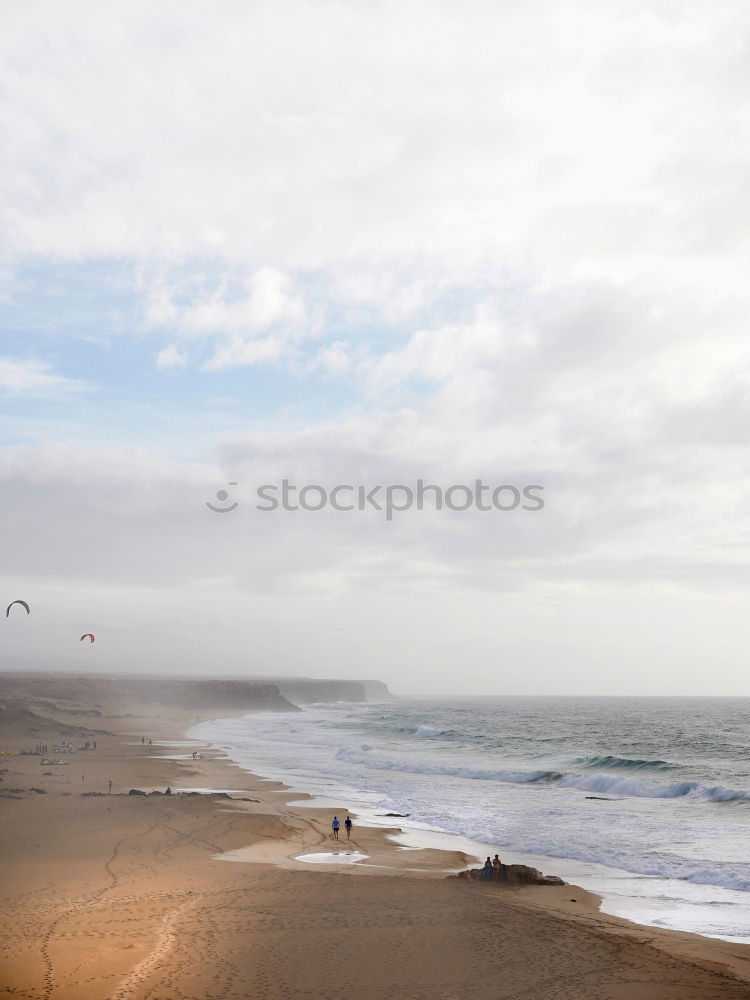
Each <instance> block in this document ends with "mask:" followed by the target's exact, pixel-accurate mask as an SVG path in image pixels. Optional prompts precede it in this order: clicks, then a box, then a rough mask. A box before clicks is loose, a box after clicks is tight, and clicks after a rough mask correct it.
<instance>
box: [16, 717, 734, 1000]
mask: <svg viewBox="0 0 750 1000" xmlns="http://www.w3.org/2000/svg"><path fill="white" fill-rule="evenodd" d="M115 708H116V706H110V707H109V709H108V711H110V712H111V713H112V714H111V715H109V716H106V715H103V716H102V717H101V718H98V719H97V720H96V722H95V723H94V724H95V725H96V726H97V727H99V728H101V729H107V730H109V731H110V732H111V733H112V735H101V734H100V735H97V736H96V740H97V750H96V752H86V751H79V752H77V753H75V754H73V755H71V756H70V757H69V758H67V759H68V760H69V761H70V763H69V764H67V765H63V766H41V765H40V763H39V758H36V757H21V756H0V768H3V769H6V773H3V774H2V775H0V776H1V777H2V782H0V858H1V859H2V860H1V862H0V864H1V866H2V873H1V875H2V878H1V881H0V898H1V899H2V908H3V914H4V927H3V930H4V933H3V935H2V943H1V944H0V949H1V950H0V998H3V1000H4V998H11V997H12V998H19V997H22V998H28V1000H31V998H33V1000H53V998H54V1000H125V998H128V1000H129V998H134V1000H135V998H138V1000H173V998H174V1000H209V998H215V1000H230V998H231V1000H236V998H258V1000H261V998H292V1000H294V998H298V997H299V998H302V997H305V998H321V1000H322V998H330V1000H333V998H344V997H345V998H347V1000H360V998H373V1000H374V998H394V1000H464V998H467V1000H468V998H471V1000H474V998H477V1000H479V998H483V1000H484V998H519V1000H521V998H525V1000H531V998H539V1000H567V998H571V1000H573V998H575V1000H588V998H591V1000H594V998H596V1000H599V998H601V1000H610V998H611V1000H625V998H629V1000H630V998H632V1000H688V998H689V1000H713V998H717V1000H718V998H726V1000H730V998H731V1000H738V998H745V1000H748V998H750V946H746V945H736V944H729V943H725V942H721V941H713V940H709V939H706V938H701V937H697V936H694V935H689V934H679V933H676V932H670V931H661V930H655V929H653V928H643V927H639V926H637V925H634V924H630V923H628V922H627V921H624V920H619V919H617V918H613V917H607V916H603V915H602V914H600V913H599V912H598V909H597V907H598V899H597V897H595V896H593V895H592V894H590V893H587V892H585V891H584V890H582V889H579V888H577V887H571V886H565V887H536V886H532V887H528V888H524V889H515V888H509V887H508V888H502V887H497V886H493V885H482V884H479V883H473V884H472V883H468V882H466V881H464V880H459V879H451V878H448V877H447V875H448V873H449V872H450V871H455V870H457V869H460V868H464V867H467V865H468V861H469V860H470V859H467V857H466V856H465V855H463V854H461V853H460V852H444V851H436V850H422V851H413V850H408V851H405V850H401V849H399V848H398V847H397V846H396V845H395V844H393V843H392V842H391V841H390V840H389V839H388V836H387V835H388V831H387V830H384V829H382V828H366V827H360V826H359V825H358V823H357V818H356V816H355V817H354V820H355V828H354V832H353V835H352V840H351V842H349V843H347V842H346V840H345V834H344V832H343V830H342V833H341V837H342V839H341V841H340V842H339V843H336V842H334V841H333V840H332V837H331V833H330V819H331V812H332V810H321V809H317V808H310V807H300V806H290V805H289V802H290V800H297V801H298V800H299V799H300V796H299V794H298V793H296V792H294V793H290V792H288V790H287V789H285V787H284V786H282V785H279V784H277V783H273V782H267V781H264V780H262V779H261V778H259V777H256V776H254V775H251V774H248V773H247V772H245V771H243V770H241V769H240V768H239V767H237V766H236V765H234V764H232V763H231V762H230V761H228V760H227V759H226V758H224V757H223V756H222V755H221V753H220V752H219V751H216V750H209V749H204V750H202V751H201V752H202V754H203V759H202V760H197V761H193V760H192V759H191V757H190V751H191V749H192V747H186V746H174V747H173V748H172V749H170V748H169V747H166V746H161V745H154V746H151V747H143V746H141V744H140V737H141V735H142V734H145V735H150V736H152V737H153V738H155V739H159V740H167V741H168V740H182V739H184V736H183V734H184V732H185V731H186V729H187V728H188V727H189V726H190V725H191V724H192V723H193V722H194V718H195V716H194V715H191V714H189V713H187V712H185V711H183V712H182V713H175V714H173V715H171V716H170V717H168V718H167V717H165V716H164V715H163V711H162V709H161V708H160V709H159V713H161V714H162V717H161V718H157V717H156V716H157V714H159V713H157V712H156V711H154V712H149V714H148V717H136V716H133V717H130V718H114V717H113V716H114V715H117V714H122V713H117V712H116V711H115V710H114V709H115ZM124 711H132V706H129V707H127V708H125V709H124ZM65 721H66V723H67V724H68V725H79V724H80V725H81V726H83V727H86V726H91V725H92V720H91V719H86V718H85V717H81V718H79V719H76V718H75V717H71V716H70V714H68V715H66V717H65ZM71 740H72V742H74V743H75V742H78V741H77V740H76V739H75V738H72V737H71ZM36 742H37V738H36V737H29V736H28V735H26V734H25V732H24V731H23V727H22V726H20V727H19V726H17V731H14V729H13V725H11V726H10V727H4V728H3V729H2V730H0V750H13V749H17V748H18V747H19V746H29V745H30V746H32V747H33V746H34V744H35V743H36ZM47 742H51V740H50V739H48V740H47ZM55 757H56V759H59V758H60V755H55ZM62 759H66V758H62ZM45 772H46V773H45ZM110 779H111V780H112V782H113V788H112V793H113V794H112V795H109V796H108V795H107V794H106V792H107V783H108V781H109V780H110ZM168 785H169V786H171V788H172V791H173V792H176V791H177V789H179V788H195V787H201V788H214V789H230V790H231V793H230V794H231V797H232V799H233V801H229V800H228V799H226V798H222V797H217V796H214V795H210V794H201V795H187V794H172V795H171V796H164V795H148V796H129V795H128V794H127V792H128V791H129V789H130V788H139V789H148V790H150V789H153V788H156V789H161V790H163V789H165V788H166V787H167V786H168ZM34 787H35V788H39V789H42V790H43V793H44V794H40V793H38V792H33V791H30V789H31V788H34ZM14 789H15V790H17V791H11V790H14ZM83 792H87V793H91V792H95V793H98V794H96V795H90V794H88V795H84V794H82V793H83ZM241 798H245V799H251V800H257V801H237V800H239V799H241ZM338 814H339V817H340V818H342V814H343V815H345V814H346V803H343V802H342V803H341V808H340V809H339V810H338ZM347 849H350V850H352V851H356V852H358V853H359V854H361V855H365V856H366V858H365V859H364V860H362V861H359V862H358V863H356V864H350V863H347V861H344V862H343V863H342V861H341V860H340V858H339V859H337V860H336V861H335V862H333V863H332V864H330V865H328V864H320V863H315V864H308V863H305V862H304V861H299V860H296V859H297V858H298V857H299V855H303V854H321V853H327V852H331V851H343V850H347ZM222 855H224V857H222ZM549 874H554V871H550V872H549ZM572 899H575V900H576V902H571V900H572Z"/></svg>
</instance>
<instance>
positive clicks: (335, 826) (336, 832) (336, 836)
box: [331, 816, 341, 840]
mask: <svg viewBox="0 0 750 1000" xmlns="http://www.w3.org/2000/svg"><path fill="white" fill-rule="evenodd" d="M340 826H341V824H340V823H339V818H338V816H334V817H333V823H331V829H332V830H333V839H334V840H338V839H339V827H340Z"/></svg>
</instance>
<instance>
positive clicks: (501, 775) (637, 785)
mask: <svg viewBox="0 0 750 1000" xmlns="http://www.w3.org/2000/svg"><path fill="white" fill-rule="evenodd" d="M336 756H337V758H338V759H339V760H345V761H348V762H349V763H352V764H360V765H364V766H365V767H368V768H371V769H372V770H376V771H400V772H402V773H404V774H434V775H444V776H446V777H451V778H469V779H473V780H475V781H498V782H503V783H509V784H534V783H549V784H556V785H557V786H558V787H560V788H577V789H579V790H581V791H585V792H612V793H615V794H616V795H626V796H634V797H636V798H648V799H678V798H684V797H686V796H690V797H691V798H696V799H698V798H700V799H704V800H709V801H711V802H733V801H737V800H743V799H745V800H750V792H745V791H742V790H739V789H734V788H723V787H722V786H721V785H714V786H713V787H712V788H707V787H706V786H705V785H702V784H701V783H700V782H698V781H677V782H674V783H673V784H669V785H667V784H664V783H662V782H658V781H650V780H648V779H647V778H635V777H633V778H630V777H619V776H616V775H612V774H577V773H571V774H566V773H564V772H561V771H546V770H540V771H508V770H481V769H477V768H471V767H450V766H448V765H444V764H427V763H413V764H412V763H408V762H406V761H398V760H383V759H379V758H371V757H370V756H368V757H366V758H365V757H364V756H363V755H362V754H360V753H357V752H356V751H353V750H350V749H348V748H346V747H344V748H342V749H341V750H339V751H338V753H337V754H336Z"/></svg>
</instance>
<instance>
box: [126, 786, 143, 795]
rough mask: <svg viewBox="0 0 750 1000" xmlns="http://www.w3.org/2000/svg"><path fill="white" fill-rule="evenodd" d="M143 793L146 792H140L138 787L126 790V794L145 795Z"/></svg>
mask: <svg viewBox="0 0 750 1000" xmlns="http://www.w3.org/2000/svg"><path fill="white" fill-rule="evenodd" d="M145 794H146V793H145V792H142V791H141V790H140V788H131V789H130V791H129V792H128V795H145Z"/></svg>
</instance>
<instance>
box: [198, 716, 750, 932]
mask: <svg viewBox="0 0 750 1000" xmlns="http://www.w3.org/2000/svg"><path fill="white" fill-rule="evenodd" d="M189 735H190V736H191V737H195V738H198V739H202V740H205V741H207V742H209V743H211V744H214V745H217V746H221V747H222V748H224V749H225V750H226V752H227V754H228V755H229V756H230V757H231V758H232V759H234V760H236V761H237V763H239V764H241V765H242V766H244V767H246V768H248V769H249V770H253V771H255V772H256V773H258V774H260V775H263V776H265V777H269V778H274V779H281V780H283V781H284V782H286V783H287V784H288V785H290V786H291V787H292V788H294V789H297V790H299V791H305V792H310V793H312V794H314V795H315V796H316V797H317V798H318V800H319V801H322V802H324V803H330V804H331V806H332V807H334V806H335V807H337V808H341V807H342V805H344V806H347V807H349V808H351V809H352V810H353V811H356V812H357V813H358V814H359V815H360V816H361V817H362V819H363V821H366V822H373V823H381V824H384V825H385V824H393V823H394V822H395V823H397V824H398V825H399V826H401V827H402V828H403V829H404V830H405V831H407V832H408V836H407V837H406V838H405V839H404V841H403V843H404V845H405V846H415V845H417V844H419V843H422V844H430V845H432V846H441V844H442V845H444V846H446V847H463V849H465V850H467V851H469V852H470V853H477V854H479V855H481V856H482V857H484V856H485V855H486V854H488V853H492V854H494V853H495V852H496V851H498V852H499V853H500V855H501V857H502V858H503V860H505V861H508V862H513V861H515V862H526V863H532V864H534V866H535V867H539V868H542V869H543V870H544V871H545V873H547V874H555V875H561V876H562V877H563V878H565V879H566V880H568V881H571V882H574V883H576V884H579V885H581V886H583V887H584V888H588V889H591V890H593V891H595V892H599V893H601V894H602V895H603V896H604V906H603V909H604V910H605V911H606V912H609V913H614V914H617V915H621V916H626V917H628V918H629V919H632V920H636V921H638V922H639V923H644V924H651V925H653V926H659V927H671V928H675V929H678V930H688V931H693V932H696V933H700V934H705V935H708V936H713V937H722V938H725V939H727V940H733V941H745V942H750V699H748V698H744V699H741V698H736V699H729V698H684V699H681V698H482V699H452V700H430V701H422V700H420V701H416V700H415V701H401V700H399V701H394V702H387V703H381V704H369V703H368V704H351V703H338V704H334V705H312V706H306V707H305V710H304V712H303V713H302V714H299V715H293V716H290V715H276V714H271V713H262V714H253V715H248V716H245V717H243V718H236V719H223V720H222V719H217V720H213V721H211V722H204V723H200V724H199V725H197V726H195V727H194V728H193V729H192V730H191V732H190V734H189ZM386 812H392V813H401V814H408V816H404V818H401V819H398V820H393V819H388V818H386V817H385V816H384V814H385V813H386ZM448 835H450V839H449V838H448Z"/></svg>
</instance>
